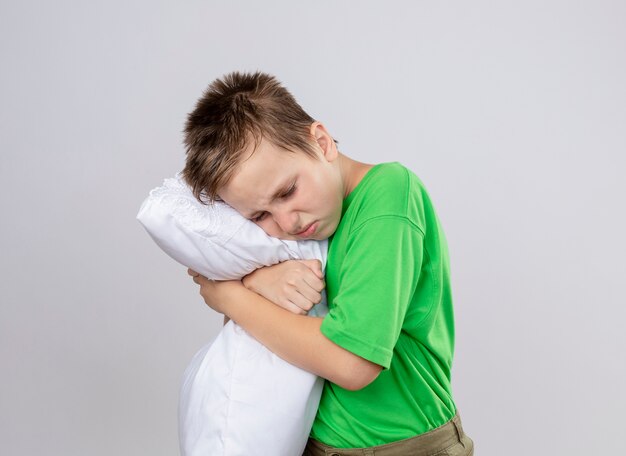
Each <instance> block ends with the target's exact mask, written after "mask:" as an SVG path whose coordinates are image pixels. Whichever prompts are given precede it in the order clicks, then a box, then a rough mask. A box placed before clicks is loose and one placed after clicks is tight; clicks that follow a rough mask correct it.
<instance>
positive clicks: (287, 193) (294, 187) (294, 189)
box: [280, 182, 298, 198]
mask: <svg viewBox="0 0 626 456" xmlns="http://www.w3.org/2000/svg"><path fill="white" fill-rule="evenodd" d="M297 189H298V187H297V186H296V183H295V182H294V183H293V184H292V185H291V187H289V190H287V191H286V192H285V193H283V194H282V195H280V197H281V198H289V197H290V196H291V195H293V194H294V193H296V190H297Z"/></svg>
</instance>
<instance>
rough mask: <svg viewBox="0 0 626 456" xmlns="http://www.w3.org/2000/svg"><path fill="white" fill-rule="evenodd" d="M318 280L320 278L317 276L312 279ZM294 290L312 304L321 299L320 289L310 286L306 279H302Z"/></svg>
mask: <svg viewBox="0 0 626 456" xmlns="http://www.w3.org/2000/svg"><path fill="white" fill-rule="evenodd" d="M309 280H311V279H309ZM319 281H320V280H319V279H318V278H317V277H315V278H314V279H313V282H319ZM296 290H297V291H298V293H300V294H301V295H302V296H304V297H305V298H306V299H307V300H308V301H309V302H311V303H312V304H313V305H315V304H317V303H319V302H320V301H321V300H322V295H321V294H320V291H321V290H320V291H317V289H316V288H314V287H313V286H311V284H309V283H308V282H307V281H306V279H303V280H302V282H301V283H300V284H299V286H298V287H297V288H296Z"/></svg>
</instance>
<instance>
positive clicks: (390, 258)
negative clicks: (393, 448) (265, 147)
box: [311, 163, 456, 448]
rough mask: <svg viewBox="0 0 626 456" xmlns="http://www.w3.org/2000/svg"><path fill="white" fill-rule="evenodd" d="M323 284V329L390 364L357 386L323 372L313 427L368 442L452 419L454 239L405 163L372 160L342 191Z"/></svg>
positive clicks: (343, 441) (342, 440) (329, 440)
mask: <svg viewBox="0 0 626 456" xmlns="http://www.w3.org/2000/svg"><path fill="white" fill-rule="evenodd" d="M326 292H327V296H328V304H329V309H330V311H329V313H328V315H327V316H326V317H325V318H324V321H323V322H322V327H321V330H322V333H323V334H324V335H325V336H326V337H328V338H329V339H330V340H332V341H333V342H335V343H336V344H338V345H340V346H341V347H343V348H345V349H346V350H349V351H351V352H352V353H355V354H357V355H359V356H361V357H363V358H365V359H368V360H370V361H372V362H374V363H376V364H379V365H381V366H383V368H384V369H383V371H382V372H381V373H380V375H379V376H378V377H377V378H376V380H375V381H374V382H372V383H371V384H370V385H368V386H366V387H365V388H363V389H361V390H359V391H348V390H345V389H343V388H341V387H339V386H337V385H335V384H333V383H330V382H328V381H327V382H325V384H324V391H323V393H322V399H321V402H320V406H319V409H318V412H317V416H316V418H315V422H314V423H313V429H312V430H311V437H313V438H314V439H316V440H319V441H321V442H323V443H325V444H327V445H330V446H333V447H337V448H351V447H369V446H376V445H382V444H385V443H390V442H394V441H396V440H401V439H406V438H410V437H414V436H416V435H419V434H422V433H425V432H428V431H429V430H432V429H434V428H436V427H439V426H441V425H442V424H444V423H446V422H447V421H449V420H450V419H451V418H452V417H453V416H454V414H455V412H456V406H455V404H454V401H453V399H452V392H451V387H450V368H451V363H452V355H453V350H454V319H453V309H452V295H451V289H450V271H449V260H448V247H447V243H446V239H445V236H444V233H443V230H442V228H441V225H440V224H439V221H438V218H437V215H436V213H435V210H434V208H433V206H432V203H431V201H430V198H429V196H428V194H427V192H426V189H425V188H424V185H423V183H422V182H421V181H420V179H419V178H418V177H417V176H416V175H415V174H414V173H412V172H411V171H409V170H408V169H407V168H405V167H404V166H402V165H401V164H399V163H383V164H379V165H376V166H374V167H373V168H371V169H370V170H369V171H368V173H367V174H366V175H365V177H364V178H363V179H362V180H361V182H359V184H358V185H357V186H356V188H355V189H354V190H353V191H352V193H350V195H348V197H347V198H346V199H345V200H344V202H343V214H342V218H341V222H340V223H339V226H338V227H337V230H336V231H335V233H334V235H333V236H332V237H331V239H330V244H329V251H328V262H327V265H326Z"/></svg>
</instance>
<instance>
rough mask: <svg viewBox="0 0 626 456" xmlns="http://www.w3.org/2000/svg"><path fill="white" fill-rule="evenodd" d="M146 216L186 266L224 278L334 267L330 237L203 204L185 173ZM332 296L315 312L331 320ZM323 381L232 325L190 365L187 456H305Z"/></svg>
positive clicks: (146, 208) (183, 446) (183, 415)
mask: <svg viewBox="0 0 626 456" xmlns="http://www.w3.org/2000/svg"><path fill="white" fill-rule="evenodd" d="M137 219H138V220H139V221H140V222H141V224H142V225H143V226H144V228H145V229H146V230H147V232H148V233H149V234H150V236H151V237H152V239H153V240H154V241H155V242H156V243H157V244H158V245H159V247H161V249H163V250H164V251H165V252H166V253H167V254H168V255H170V256H171V257H172V258H173V259H175V260H176V261H178V262H179V263H181V264H183V265H184V266H187V267H189V268H191V269H193V270H195V271H197V272H199V273H200V274H202V275H204V276H206V277H208V278H210V279H214V280H228V279H239V278H241V277H243V276H244V275H246V274H248V273H250V272H252V271H253V270H255V269H257V268H259V267H261V266H269V265H272V264H276V263H278V262H281V261H285V260H289V259H319V260H320V261H321V262H322V265H323V266H325V264H326V254H327V241H283V240H279V239H275V238H272V237H269V236H268V235H267V234H266V233H265V232H264V231H263V230H262V229H261V228H260V227H258V226H257V225H256V224H254V223H253V222H251V221H249V220H247V219H246V218H244V217H243V216H241V215H240V214H239V213H238V212H237V211H235V210H234V209H232V208H231V207H230V206H228V205H226V204H224V203H221V202H216V203H214V204H211V205H209V206H207V205H203V204H201V203H200V202H199V201H198V200H197V199H196V198H195V196H194V195H193V193H192V191H191V188H190V187H189V186H188V185H187V184H186V182H185V181H184V180H183V179H182V177H181V175H180V173H178V174H176V177H175V178H173V179H165V181H164V183H163V185H162V186H160V187H157V188H155V189H154V190H152V191H151V192H150V195H149V196H148V197H147V198H146V200H145V201H144V202H143V204H142V205H141V208H140V210H139V213H138V214H137ZM327 312H328V308H327V306H326V302H325V299H324V300H323V301H322V303H320V304H318V305H316V306H315V307H314V308H313V309H312V310H311V311H310V312H309V315H315V316H324V315H326V313H327ZM322 386H323V379H321V378H319V377H317V376H316V375H314V374H311V373H309V372H306V371H304V370H302V369H299V368H297V367H295V366H293V365H291V364H289V363H287V362H286V361H284V360H282V359H281V358H279V357H278V356H276V355H275V354H273V353H272V352H270V351H269V350H268V349H267V348H266V347H264V346H263V345H261V344H260V343H259V342H257V341H256V340H255V339H253V338H252V337H251V336H249V335H248V334H247V333H246V332H245V331H244V330H243V328H241V327H240V326H238V325H237V324H236V323H234V322H232V321H231V322H229V323H228V324H227V325H225V326H224V328H223V329H222V330H221V331H220V333H219V334H218V336H217V338H216V339H215V340H214V341H213V342H211V343H208V344H206V345H205V346H204V347H203V348H202V349H201V350H200V351H198V352H197V353H196V355H195V356H194V357H193V359H192V360H191V363H190V364H189V366H188V367H187V369H186V370H185V373H184V375H183V381H182V385H181V389H180V398H179V410H178V420H179V439H180V450H181V454H182V455H183V456H200V455H202V456H205V455H216V456H217V455H228V456H231V455H233V456H234V455H251V454H259V451H262V452H263V454H277V455H285V456H289V455H298V456H299V455H301V454H302V451H303V450H304V447H305V445H306V441H307V439H308V436H309V432H310V429H311V426H312V424H313V420H314V418H315V414H316V412H317V407H318V404H319V399H320V396H321V393H322Z"/></svg>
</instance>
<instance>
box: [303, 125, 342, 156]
mask: <svg viewBox="0 0 626 456" xmlns="http://www.w3.org/2000/svg"><path fill="white" fill-rule="evenodd" d="M310 133H311V136H313V138H314V139H315V142H316V143H317V145H318V146H319V147H320V149H321V151H322V154H323V155H324V158H326V160H327V161H329V162H332V161H333V160H335V159H336V158H337V155H338V151H337V145H336V144H335V141H334V140H333V138H332V136H330V133H328V130H326V127H325V126H324V125H323V124H322V123H321V122H317V121H315V122H313V123H312V124H311V130H310Z"/></svg>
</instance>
